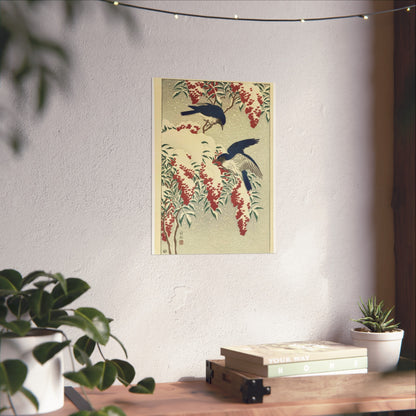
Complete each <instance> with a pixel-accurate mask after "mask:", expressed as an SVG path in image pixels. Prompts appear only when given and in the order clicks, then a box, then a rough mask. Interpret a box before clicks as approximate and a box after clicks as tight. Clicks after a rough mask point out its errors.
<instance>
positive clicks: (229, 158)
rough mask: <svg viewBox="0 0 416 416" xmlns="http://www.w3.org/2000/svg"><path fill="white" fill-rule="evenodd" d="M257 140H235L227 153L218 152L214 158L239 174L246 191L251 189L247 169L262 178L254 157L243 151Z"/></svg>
mask: <svg viewBox="0 0 416 416" xmlns="http://www.w3.org/2000/svg"><path fill="white" fill-rule="evenodd" d="M258 142H259V139H246V140H240V141H238V142H235V143H233V144H232V145H231V146H230V147H229V148H228V149H227V153H222V154H220V155H219V156H218V157H217V159H216V160H217V161H218V162H219V163H221V165H222V166H223V167H224V168H225V169H228V170H230V171H232V172H234V173H235V174H237V175H239V176H240V174H241V176H242V177H243V181H244V185H245V186H246V189H247V191H250V190H251V189H252V186H251V183H250V181H249V179H248V175H247V171H248V172H252V173H254V174H255V175H256V176H258V177H259V178H263V174H262V173H261V170H260V168H259V166H258V165H257V163H256V162H255V161H254V159H253V158H252V157H251V156H249V155H247V154H246V153H244V149H245V148H246V147H248V146H252V145H253V144H256V143H258Z"/></svg>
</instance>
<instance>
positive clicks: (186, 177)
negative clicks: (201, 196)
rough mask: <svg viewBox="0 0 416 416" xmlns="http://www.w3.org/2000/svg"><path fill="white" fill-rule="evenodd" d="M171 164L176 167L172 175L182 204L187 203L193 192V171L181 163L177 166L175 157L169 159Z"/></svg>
mask: <svg viewBox="0 0 416 416" xmlns="http://www.w3.org/2000/svg"><path fill="white" fill-rule="evenodd" d="M171 165H172V166H175V167H176V173H175V174H174V175H173V179H175V180H176V181H177V182H178V187H179V190H180V191H181V198H182V201H183V203H184V205H188V204H189V202H190V201H191V199H192V197H193V195H194V192H195V182H194V180H193V178H194V176H195V171H194V170H193V169H191V168H189V167H187V166H185V165H183V164H180V165H179V166H177V163H176V159H175V158H172V159H171Z"/></svg>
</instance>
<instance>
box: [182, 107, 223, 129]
mask: <svg viewBox="0 0 416 416" xmlns="http://www.w3.org/2000/svg"><path fill="white" fill-rule="evenodd" d="M188 107H189V108H192V110H189V111H182V112H181V115H182V116H189V115H191V114H197V113H200V114H202V115H204V116H206V117H208V118H209V119H213V121H214V123H218V124H220V125H221V128H223V126H224V124H225V114H224V111H222V108H221V107H220V106H218V105H214V104H198V105H189V106H188Z"/></svg>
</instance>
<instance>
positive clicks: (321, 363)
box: [225, 355, 367, 377]
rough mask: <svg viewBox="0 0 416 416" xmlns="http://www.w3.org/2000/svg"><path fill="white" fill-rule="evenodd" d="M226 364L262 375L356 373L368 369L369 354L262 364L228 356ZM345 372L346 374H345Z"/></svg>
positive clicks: (235, 368) (239, 369) (232, 367)
mask: <svg viewBox="0 0 416 416" xmlns="http://www.w3.org/2000/svg"><path fill="white" fill-rule="evenodd" d="M225 366H226V367H228V368H231V369H233V370H237V371H244V372H247V373H251V374H255V375H258V376H261V377H287V376H299V375H308V374H311V375H312V374H314V375H317V374H320V375H322V374H325V373H338V372H345V373H350V372H351V373H354V372H355V371H353V370H365V371H361V372H366V371H367V355H363V356H361V357H347V358H336V359H333V360H314V361H303V362H291V363H285V364H270V365H260V364H253V363H251V362H248V361H244V360H239V359H238V358H233V357H227V358H226V359H225ZM345 373H344V374H345Z"/></svg>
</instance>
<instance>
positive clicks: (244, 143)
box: [227, 139, 259, 157]
mask: <svg viewBox="0 0 416 416" xmlns="http://www.w3.org/2000/svg"><path fill="white" fill-rule="evenodd" d="M258 142H259V139H245V140H240V141H239V142H235V143H233V144H232V145H231V146H230V147H229V148H228V149H227V153H228V154H229V155H230V156H231V157H233V156H234V155H236V154H237V153H244V149H245V148H246V147H248V146H252V145H253V144H256V143H258Z"/></svg>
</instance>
